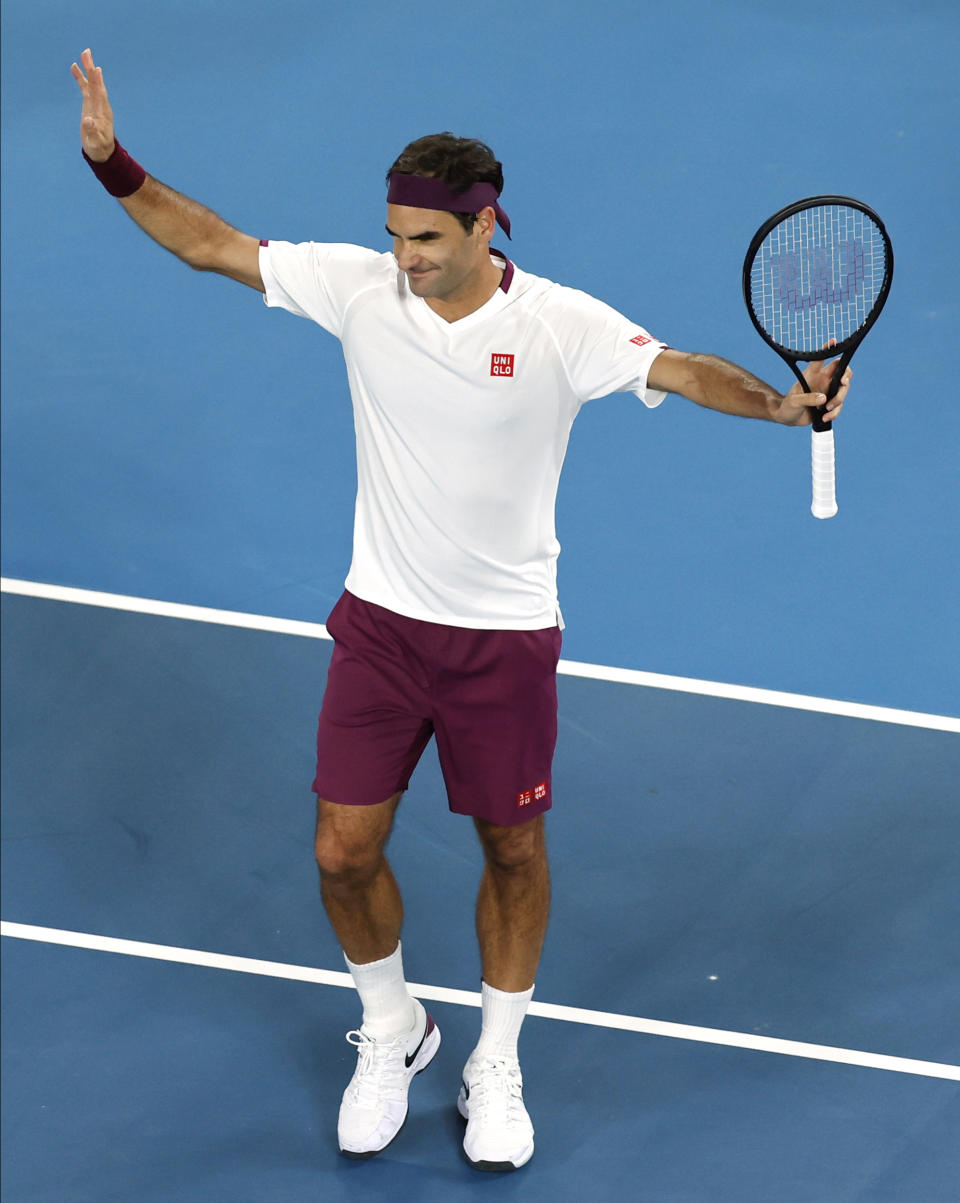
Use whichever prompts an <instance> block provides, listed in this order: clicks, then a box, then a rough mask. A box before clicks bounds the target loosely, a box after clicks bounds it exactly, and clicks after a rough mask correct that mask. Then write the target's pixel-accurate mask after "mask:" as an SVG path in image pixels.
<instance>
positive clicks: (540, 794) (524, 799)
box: [517, 781, 547, 807]
mask: <svg viewBox="0 0 960 1203" xmlns="http://www.w3.org/2000/svg"><path fill="white" fill-rule="evenodd" d="M546 796H547V783H546V781H541V782H540V784H539V785H535V786H534V787H533V789H525V790H524V791H523V793H520V794H517V806H518V807H520V806H529V805H530V803H531V802H542V801H543V800H544V798H545V797H546Z"/></svg>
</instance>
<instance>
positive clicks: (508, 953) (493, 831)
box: [474, 815, 550, 992]
mask: <svg viewBox="0 0 960 1203" xmlns="http://www.w3.org/2000/svg"><path fill="white" fill-rule="evenodd" d="M474 823H475V825H476V828H477V834H478V835H479V836H480V843H481V845H482V846H483V852H484V857H485V860H486V864H485V866H484V870H483V876H482V877H481V879H480V891H479V893H478V895H477V938H478V940H479V941H480V958H481V963H482V965H483V980H484V981H485V982H486V983H487V985H489V986H493V987H494V988H495V989H497V990H504V991H509V992H515V991H519V990H529V989H530V987H531V986H532V985H533V982H534V978H535V977H536V975H537V966H538V964H539V963H540V953H541V950H542V949H543V940H544V937H545V935H546V932H547V919H548V917H549V913H550V870H549V866H548V863H547V847H546V840H545V837H544V817H543V815H538V816H537V817H536V818H534V819H531V820H530V821H529V822H527V823H521V824H519V825H518V826H516V827H498V826H497V825H496V824H495V823H488V822H486V821H485V820H484V819H475V820H474Z"/></svg>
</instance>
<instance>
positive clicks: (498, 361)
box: [490, 354, 513, 376]
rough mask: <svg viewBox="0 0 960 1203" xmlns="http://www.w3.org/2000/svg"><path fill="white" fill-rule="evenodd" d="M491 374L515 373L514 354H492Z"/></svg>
mask: <svg viewBox="0 0 960 1203" xmlns="http://www.w3.org/2000/svg"><path fill="white" fill-rule="evenodd" d="M490 375H491V376H512V375H513V356H512V355H496V354H494V355H491V356H490Z"/></svg>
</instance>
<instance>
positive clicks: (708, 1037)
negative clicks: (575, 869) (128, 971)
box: [0, 922, 960, 1082]
mask: <svg viewBox="0 0 960 1203" xmlns="http://www.w3.org/2000/svg"><path fill="white" fill-rule="evenodd" d="M0 935H3V936H9V937H11V938H13V939H17V940H36V941H39V942H40V943H44V944H59V945H65V946H67V947H69V948H86V949H90V950H92V951H95V952H114V953H122V954H124V955H126V956H134V957H147V958H148V959H150V960H154V961H172V962H175V963H176V964H180V965H201V966H204V967H206V968H208V969H228V970H233V971H234V972H236V973H254V974H259V975H261V976H263V977H278V978H285V979H287V980H289V981H294V982H314V983H316V984H318V985H322V986H344V987H347V988H348V989H351V990H352V989H353V979H352V978H351V977H350V974H349V973H339V972H336V971H334V970H331V969H315V968H313V967H311V966H307V965H284V964H282V963H281V962H279V961H258V960H255V959H253V958H251V957H232V956H224V955H223V954H222V953H217V952H201V951H198V950H197V949H194V948H173V947H171V946H170V945H167V944H144V943H142V942H140V941H139V940H120V939H116V938H115V937H113V936H97V935H90V934H88V933H86V932H73V931H62V930H60V929H58V928H54V927H33V926H30V925H29V924H26V923H7V922H4V923H0ZM408 984H409V987H410V991H411V993H413V994H415V995H416V996H417V997H418V998H421V999H432V1000H433V1001H435V1002H445V1003H456V1004H459V1005H460V1006H465V1007H479V1006H480V995H479V994H478V993H474V992H473V991H470V990H451V989H448V988H447V987H446V986H429V985H424V984H422V983H419V982H410V983H408ZM527 1013H528V1014H529V1015H539V1016H541V1017H542V1018H544V1019H558V1020H562V1021H565V1022H566V1023H582V1024H589V1025H591V1026H593V1027H600V1028H615V1029H616V1030H617V1031H621V1032H643V1033H645V1034H646V1035H648V1036H670V1037H673V1038H674V1039H676V1040H693V1041H696V1042H698V1043H700V1044H722V1045H727V1046H728V1047H730V1048H743V1049H751V1050H754V1051H756V1052H762V1053H779V1054H781V1056H786V1057H806V1058H808V1059H810V1060H814V1061H833V1062H836V1063H838V1064H840V1065H856V1066H860V1067H861V1068H864V1069H885V1070H889V1071H891V1072H893V1073H904V1074H918V1075H920V1076H921V1077H926V1078H945V1079H947V1080H949V1081H953V1082H960V1065H942V1064H940V1063H939V1062H936V1061H914V1060H911V1059H910V1058H909V1057H889V1056H886V1055H884V1054H882V1053H865V1052H858V1051H857V1050H855V1049H847V1048H834V1047H832V1046H830V1045H826V1044H805V1043H803V1042H802V1041H799V1040H778V1039H777V1038H776V1037H773V1036H756V1035H751V1034H750V1033H747V1032H724V1031H722V1030H721V1029H719V1028H699V1027H693V1026H691V1025H690V1024H686V1023H665V1022H662V1021H661V1020H658V1019H642V1018H640V1017H639V1016H636V1015H617V1014H613V1013H611V1012H607V1011H587V1010H583V1009H582V1008H580V1007H565V1006H560V1005H558V1004H556V1003H542V1002H535V1001H534V1002H531V1004H530V1006H529V1008H528V1012H527Z"/></svg>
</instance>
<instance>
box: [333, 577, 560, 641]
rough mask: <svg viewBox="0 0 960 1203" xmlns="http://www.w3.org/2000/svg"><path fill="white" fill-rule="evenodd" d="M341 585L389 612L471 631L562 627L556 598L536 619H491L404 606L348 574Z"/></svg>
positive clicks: (536, 629) (535, 629)
mask: <svg viewBox="0 0 960 1203" xmlns="http://www.w3.org/2000/svg"><path fill="white" fill-rule="evenodd" d="M344 588H345V589H346V591H347V592H348V593H350V594H352V595H353V596H354V597H357V598H359V599H360V601H365V602H368V603H369V604H370V605H372V606H380V607H382V608H383V609H384V610H389V611H390V612H391V614H399V615H401V616H402V617H403V618H412V619H415V620H416V621H417V622H433V623H437V624H438V625H439V626H444V627H464V628H466V629H467V630H470V631H546V630H550V629H552V628H553V627H556V626H560V627H561V629H562V619H561V618H560V607H559V606H558V605H557V603H556V602H555V601H554V602H552V603H551V605H550V608H549V609H548V610H544V611H543V613H542V614H539V615H537V616H536V617H535V618H529V617H528V618H516V617H509V616H507V617H497V618H494V617H491V616H489V615H483V616H482V617H479V616H476V615H473V616H468V615H463V614H457V615H453V614H437V613H435V612H433V611H430V610H427V609H421V608H420V607H418V606H409V605H406V604H405V603H403V602H400V600H399V599H398V598H396V597H389V598H387V597H384V596H382V595H381V596H377V595H376V594H375V591H374V590H369V591H368V590H365V589H358V588H357V587H356V586H355V585H354V584H352V582H351V581H350V578H349V577H348V578H347V582H346V585H345V586H344Z"/></svg>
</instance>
